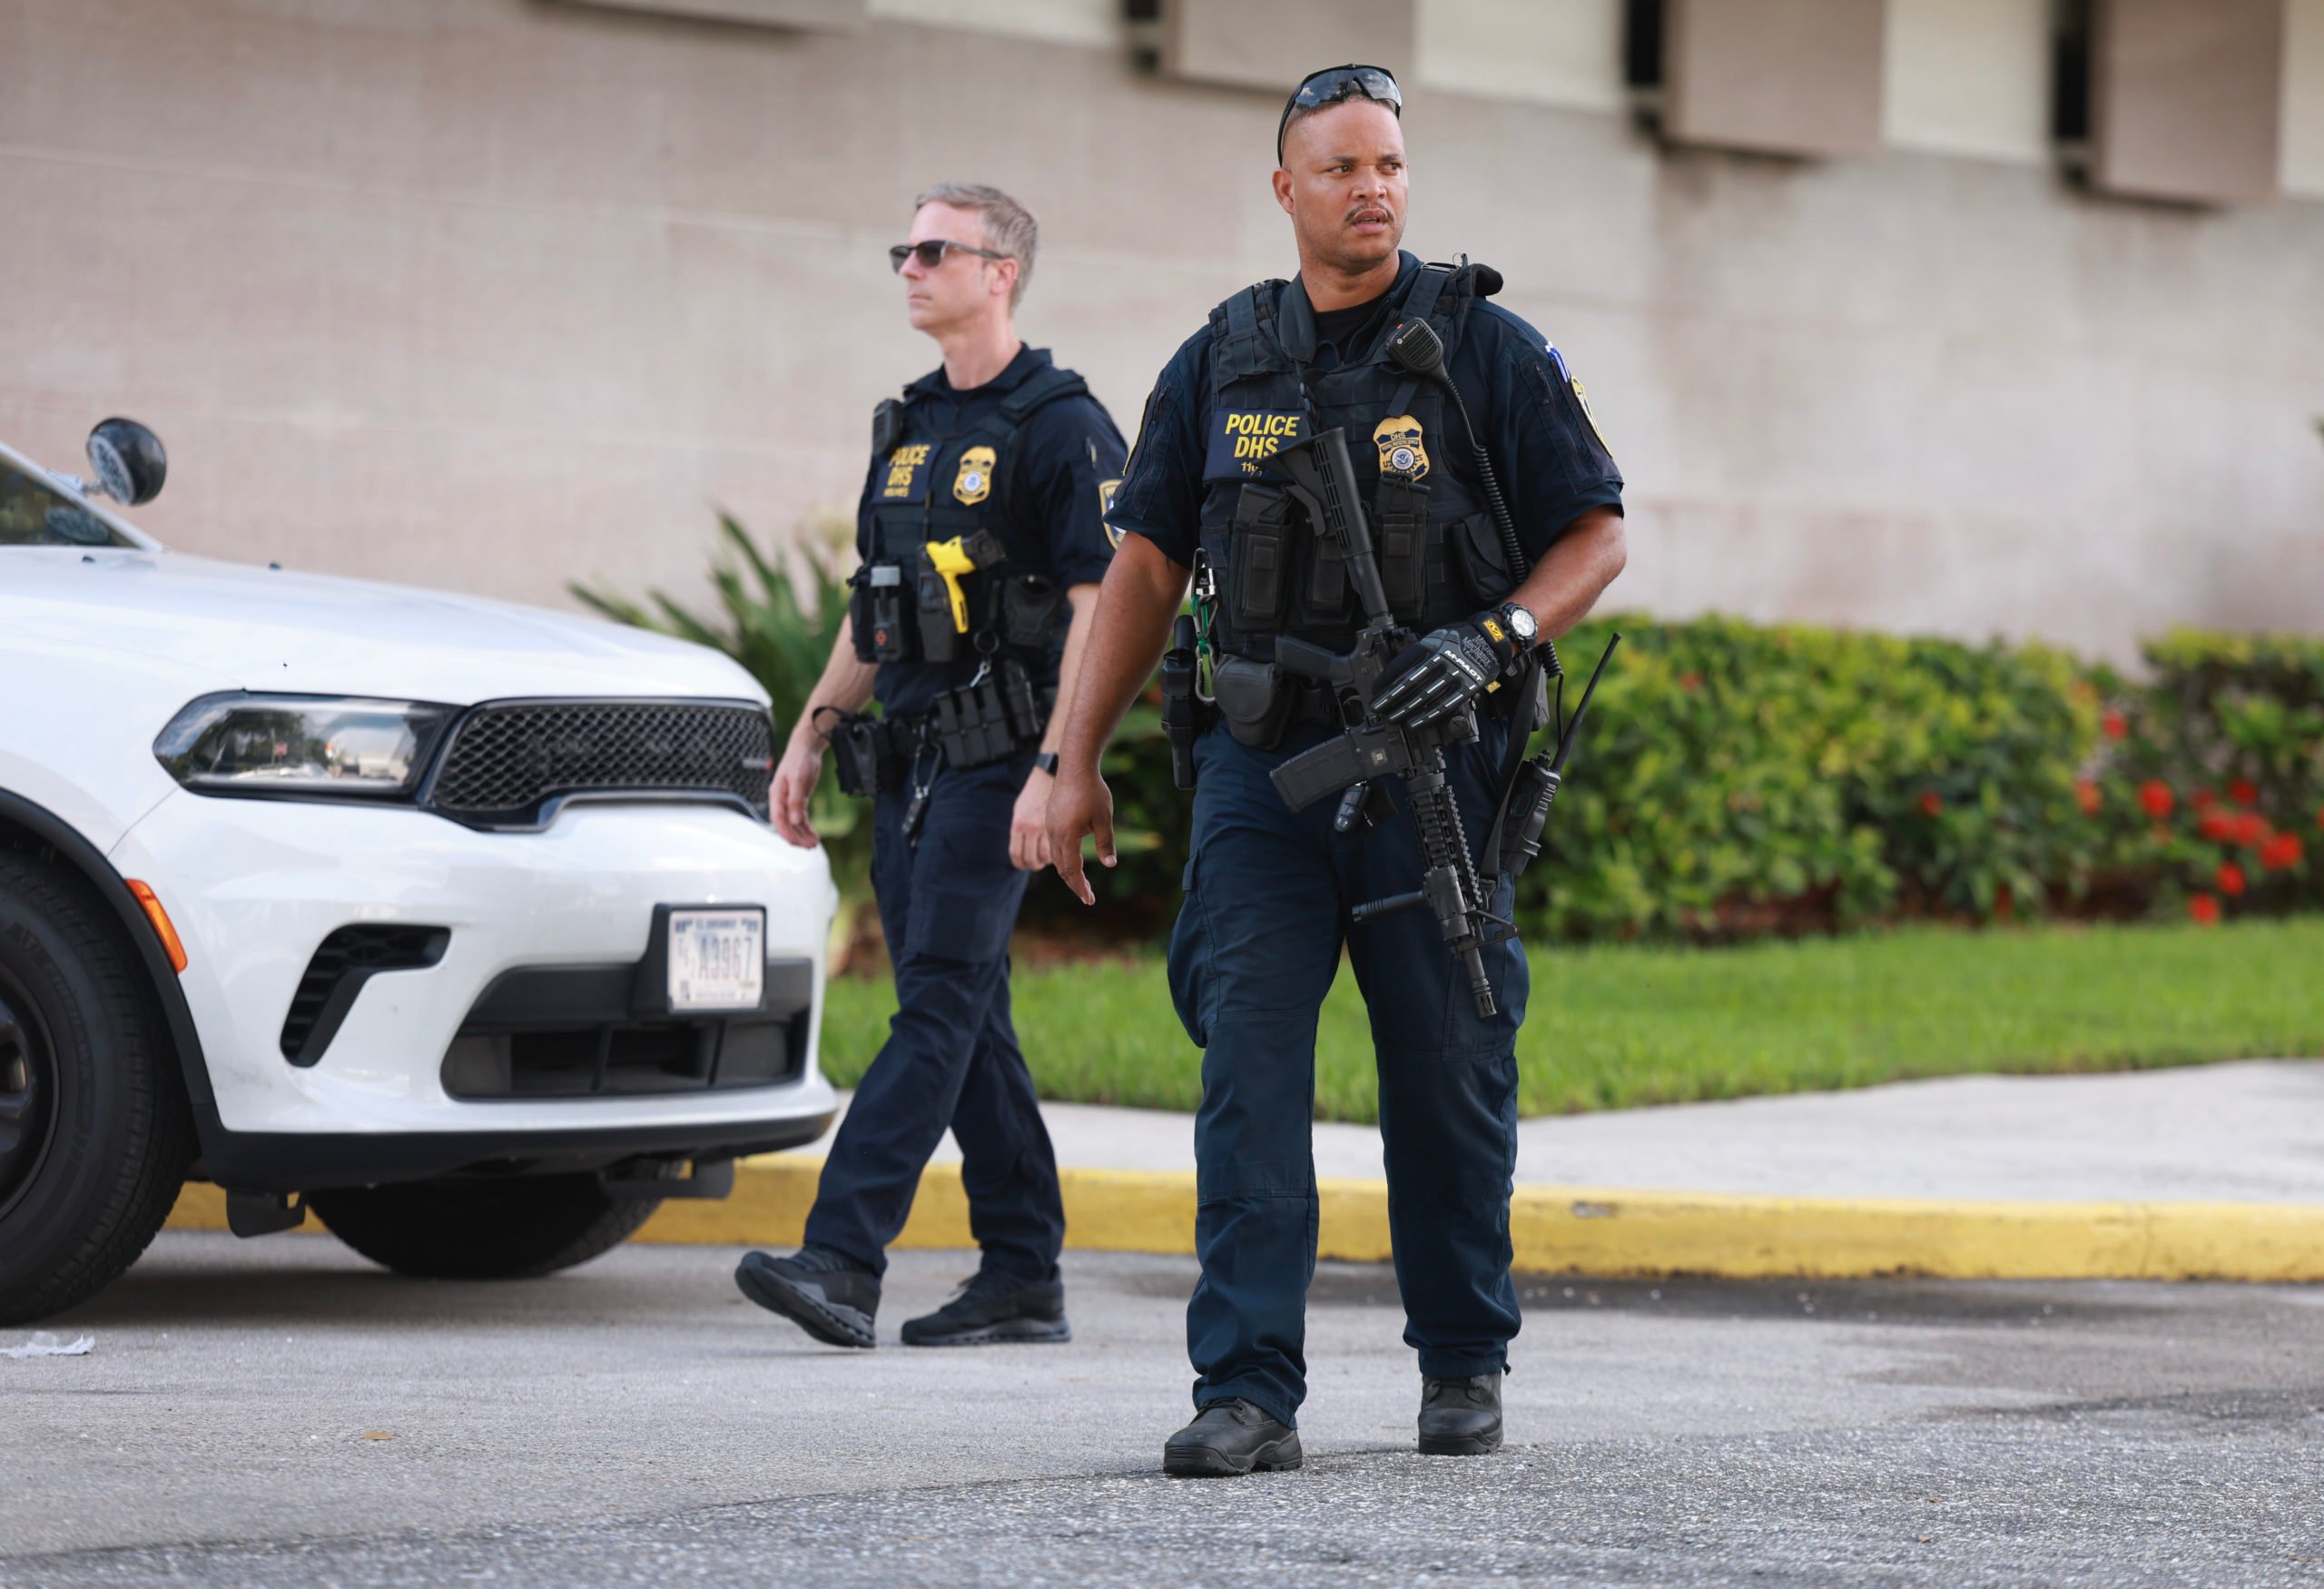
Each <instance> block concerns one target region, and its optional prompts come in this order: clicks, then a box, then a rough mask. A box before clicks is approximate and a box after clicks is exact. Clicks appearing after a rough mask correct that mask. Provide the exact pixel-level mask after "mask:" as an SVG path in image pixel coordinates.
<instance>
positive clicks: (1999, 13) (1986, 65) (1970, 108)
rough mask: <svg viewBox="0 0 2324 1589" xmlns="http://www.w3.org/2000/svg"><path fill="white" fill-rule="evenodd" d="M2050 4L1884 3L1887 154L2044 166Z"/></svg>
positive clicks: (2025, 0)
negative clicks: (1950, 156)
mask: <svg viewBox="0 0 2324 1589" xmlns="http://www.w3.org/2000/svg"><path fill="white" fill-rule="evenodd" d="M2051 6H2052V0H1888V33H1887V52H1888V58H1887V81H1886V96H1885V98H1884V101H1883V104H1882V110H1883V113H1884V114H1883V117H1882V128H1881V130H1882V133H1884V134H1885V136H1886V139H1887V142H1888V143H1889V144H1890V146H1892V147H1894V148H1898V149H1917V150H1923V151H1925V152H1927V153H1933V154H1960V155H1967V156H1970V157H1972V158H1974V159H1980V160H2007V161H2013V162H2015V163H2019V164H2022V165H2043V164H2047V163H2048V162H2049V160H2050V13H2051Z"/></svg>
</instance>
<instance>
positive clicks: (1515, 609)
mask: <svg viewBox="0 0 2324 1589" xmlns="http://www.w3.org/2000/svg"><path fill="white" fill-rule="evenodd" d="M1501 621H1502V623H1504V624H1507V625H1508V626H1509V632H1510V633H1511V634H1512V636H1514V637H1516V640H1517V654H1518V655H1519V656H1523V655H1525V653H1526V652H1528V651H1531V649H1532V648H1533V645H1534V642H1536V641H1538V640H1539V639H1540V638H1541V625H1540V624H1539V623H1538V622H1536V621H1535V620H1534V617H1533V609H1532V608H1531V607H1522V606H1520V605H1519V604H1518V603H1516V602H1513V601H1512V602H1510V603H1509V604H1508V605H1507V606H1505V607H1502V609H1501Z"/></svg>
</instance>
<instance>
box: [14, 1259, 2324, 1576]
mask: <svg viewBox="0 0 2324 1589" xmlns="http://www.w3.org/2000/svg"><path fill="white" fill-rule="evenodd" d="M735 1256H736V1253H735V1252H734V1251H733V1250H728V1249H714V1248H643V1247H641V1248H625V1249H623V1250H621V1251H617V1252H615V1253H614V1254H613V1255H611V1256H610V1257H609V1258H606V1259H604V1260H602V1261H600V1262H598V1263H596V1264H593V1265H590V1266H588V1267H586V1268H582V1269H579V1270H576V1271H573V1272H571V1273H568V1274H566V1275H563V1276H559V1277H556V1278H552V1279H548V1280H544V1281H533V1282H524V1283H514V1284H501V1285H463V1284H447V1283H423V1282H415V1281H409V1280H402V1279H398V1278H393V1277H391V1276H389V1275H386V1274H383V1273H381V1272H379V1271H378V1270H376V1269H373V1268H370V1267H369V1266H368V1265H366V1264H365V1263H363V1262H362V1261H361V1260H360V1259H358V1258H354V1257H353V1256H352V1255H351V1254H350V1253H348V1252H346V1251H345V1249H343V1248H340V1247H339V1246H338V1244H337V1243H335V1242H332V1241H330V1240H329V1239H321V1238H314V1237H282V1238H274V1239H268V1240H265V1241H260V1242H251V1243H243V1242H237V1241H235V1240H234V1239H231V1238H230V1237H224V1236H214V1235H207V1234H197V1233H179V1232H171V1233H165V1234H164V1235H163V1236H162V1239H160V1240H159V1241H158V1242H157V1243H156V1244H155V1247H154V1249H153V1252H152V1253H150V1254H149V1255H148V1256H147V1258H145V1259H144V1261H143V1262H142V1263H141V1264H140V1265H139V1266H138V1267H137V1268H135V1269H134V1270H133V1271H132V1272H131V1274H130V1275H129V1276H128V1277H127V1278H125V1279H124V1280H123V1281H122V1282H121V1283H120V1284H119V1285H117V1286H116V1287H114V1288H113V1289H112V1290H111V1291H109V1292H107V1293H106V1294H104V1295H103V1296H102V1297H100V1298H97V1299H96V1300H95V1301H94V1302H92V1303H90V1304H88V1305H86V1306H84V1308H81V1309H79V1310H77V1311H76V1312H75V1313H74V1314H73V1315H71V1316H69V1317H68V1318H65V1319H64V1320H62V1321H59V1322H57V1323H56V1324H55V1325H54V1326H53V1328H54V1331H55V1332H56V1333H57V1334H59V1335H62V1336H64V1337H73V1336H76V1335H80V1334H84V1333H85V1334H87V1335H89V1336H91V1337H94V1341H93V1347H92V1349H91V1350H90V1352H89V1353H88V1354H87V1355H86V1356H83V1357H36V1358H29V1359H24V1360H0V1405H5V1408H6V1410H7V1416H5V1418H0V1584H8V1585H17V1584H25V1585H32V1584H74V1583H143V1582H158V1581H171V1582H184V1583H217V1584H225V1583H235V1584H241V1583H269V1584H311V1583H335V1584H375V1583H376V1584H389V1583H394V1584H410V1583H428V1584H433V1583H444V1584H452V1583H473V1582H479V1581H484V1582H498V1583H530V1582H558V1583H569V1582H585V1581H586V1582H592V1583H632V1582H635V1583H646V1582H667V1581H672V1580H685V1579H692V1578H703V1579H716V1580H721V1581H726V1582H734V1581H747V1582H769V1581H779V1580H781V1581H799V1582H810V1581H812V1582H815V1583H818V1584H875V1583H877V1584H897V1583H905V1584H911V1583H931V1584H935V1583H942V1584H980V1583H992V1584H1000V1583H1030V1584H1050V1583H1054V1584H1068V1583H1072V1584H1084V1583H1096V1584H1113V1583H1120V1584H1150V1583H1168V1582H1177V1583H1196V1582H1200V1583H1254V1584H1256V1583H1265V1584H1345V1583H1366V1582H1379V1583H1426V1582H1432V1581H1434V1582H1452V1581H1462V1582H1476V1581H1510V1582H1521V1581H1565V1582H1583V1583H1593V1582H1604V1583H1682V1584H1693V1583H1701V1584H1724V1583H1741V1582H1747V1581H1748V1582H1768V1581H1777V1582H1786V1581H1787V1582H1805V1583H1842V1582H1846V1583H1894V1584H1955V1583H1961V1582H1965V1581H1977V1582H1994V1583H2068V1584H2084V1583H2086V1584H2129V1583H2165V1582H2186V1581H2193V1580H2201V1581H2211V1582H2233V1583H2239V1584H2277V1583H2282V1584H2295V1583H2298V1584H2312V1583H2319V1582H2324V1509H2319V1507H2318V1506H2317V1505H2315V1494H2316V1485H2315V1480H2314V1475H2315V1474H2316V1473H2317V1472H2318V1471H2319V1457H2324V1347H2319V1344H2318V1343H2319V1325H2324V1312H2319V1305H2324V1293H2319V1292H2318V1291H2314V1290H2309V1289H2303V1288H2258V1287H2235V1286H2153V1285H2129V1284H2115V1283H2104V1284H2099V1283H2084V1284H2074V1285H2066V1284H2052V1285H2040V1284H2028V1283H2014V1284H1984V1283H1974V1284H1973V1283H1962V1282H1953V1283H1934V1282H1911V1281H1897V1282H1859V1283H1851V1284H1846V1285H1832V1284H1813V1285H1810V1284H1802V1283H1797V1282H1795V1283H1790V1284H1784V1283H1764V1284H1751V1285H1738V1284H1709V1283H1700V1282H1687V1281H1677V1282H1664V1283H1661V1284H1659V1285H1648V1284H1622V1285H1612V1284H1599V1283H1590V1282H1586V1281H1580V1280H1573V1281H1568V1280H1549V1279H1533V1280H1529V1281H1527V1282H1526V1284H1525V1292H1526V1305H1527V1309H1528V1318H1527V1324H1526V1328H1525V1333H1524V1334H1523V1336H1522V1337H1521V1338H1520V1340H1519V1341H1518V1343H1517V1346H1516V1348H1515V1350H1514V1353H1513V1357H1514V1363H1515V1368H1516V1372H1515V1373H1514V1374H1513V1376H1512V1378H1511V1380H1510V1382H1509V1408H1510V1434H1511V1439H1512V1446H1511V1448H1510V1449H1509V1450H1508V1451H1506V1452H1504V1453H1503V1454H1502V1455H1501V1456H1494V1457H1482V1458H1422V1457H1419V1456H1414V1455H1413V1454H1412V1453H1411V1440H1412V1418H1413V1412H1414V1410H1415V1407H1416V1405H1417V1401H1418V1380H1417V1376H1416V1373H1415V1370H1414V1369H1413V1364H1412V1358H1411V1355H1410V1353H1409V1352H1408V1351H1407V1349H1406V1348H1405V1347H1403V1344H1402V1342H1401V1340H1400V1338H1399V1332H1400V1329H1401V1315H1400V1312H1399V1310H1398V1308H1397V1307H1396V1303H1395V1291H1394V1286H1393V1279H1392V1278H1391V1277H1390V1275H1389V1273H1388V1271H1387V1270H1386V1269H1385V1268H1371V1267H1367V1266H1353V1265H1351V1266H1325V1268H1324V1270H1323V1271H1322V1272H1321V1273H1319V1275H1318V1276H1317V1278H1316V1282H1315V1290H1314V1293H1313V1307H1312V1308H1311V1314H1310V1332H1309V1340H1308V1357H1309V1362H1310V1370H1311V1377H1312V1381H1313V1390H1312V1393H1311V1398H1310V1401H1309V1403H1308V1406H1307V1407H1306V1408H1305V1411H1304V1412H1303V1414H1302V1419H1301V1432H1302V1435H1303V1437H1304V1439H1305V1444H1306V1447H1307V1451H1308V1454H1309V1462H1308V1466H1307V1468H1306V1469H1305V1471H1304V1472H1301V1473H1295V1474H1285V1475H1273V1476H1268V1477H1265V1478H1258V1479H1246V1480H1236V1481H1212V1482H1201V1483H1185V1482H1177V1483H1174V1482H1170V1481H1166V1480H1164V1479H1162V1478H1160V1477H1159V1476H1158V1475H1157V1465H1158V1458H1159V1454H1160V1444H1161V1440H1162V1437H1163V1436H1165V1435H1166V1434H1167V1433H1168V1432H1169V1431H1170V1430H1171V1429H1173V1428H1175V1427H1176V1426H1177V1425H1178V1424H1179V1423H1181V1422H1183V1421H1184V1419H1185V1417H1186V1416H1187V1407H1188V1403H1187V1383H1188V1378H1189V1375H1188V1371H1187V1367H1186V1363H1185V1357H1184V1353H1183V1345H1182V1341H1181V1337H1180V1322H1181V1308H1182V1307H1183V1304H1184V1301H1185V1298H1186V1294H1187V1289H1188V1288H1189V1287H1190V1285H1191V1284H1192V1279H1193V1273H1194V1270H1193V1265H1192V1262H1191V1260H1189V1259H1186V1258H1146V1257H1135V1256H1125V1255H1084V1254H1068V1262H1067V1269H1066V1275H1067V1280H1068V1288H1069V1301H1070V1307H1071V1312H1072V1317H1073V1320H1074V1324H1075V1327H1076V1331H1077V1336H1076V1339H1075V1341H1074V1342H1073V1344H1071V1345H1070V1346H1067V1347H1017V1348H1000V1349H985V1350H960V1351H950V1352H940V1351H912V1350H908V1349H906V1348H903V1347H899V1346H897V1345H895V1344H894V1332H895V1328H896V1326H897V1325H898V1324H899V1323H901V1320H902V1319H903V1318H907V1317H909V1316H910V1315H911V1314H912V1313H915V1312H918V1311H921V1310H922V1309H923V1308H927V1307H930V1306H932V1305H934V1304H935V1303H937V1302H939V1301H940V1300H941V1299H942V1298H943V1296H944V1295H945V1293H946V1291H947V1289H948V1288H949V1287H950V1284H951V1283H952V1282H953V1281H954V1280H957V1279H959V1278H964V1277H965V1275H966V1273H967V1272H968V1270H969V1268H970V1266H971V1264H972V1262H973V1258H972V1256H971V1255H969V1254H963V1253H942V1252H932V1253H931V1252H922V1253H907V1254H902V1255H900V1256H899V1258H898V1260H897V1263H896V1265H895V1267H894V1268H893V1269H892V1270H891V1277H890V1283H889V1288H888V1295H887V1299H886V1302H885V1304H884V1305H883V1308H882V1310H881V1328H882V1335H883V1340H884V1343H885V1344H883V1345H882V1347H881V1349H879V1350H878V1351H875V1352H871V1353H862V1354H842V1353H839V1352H835V1351H832V1350H830V1349H827V1348H823V1347H816V1346H814V1345H812V1343H809V1342H808V1341H806V1339H805V1337H802V1336H800V1335H798V1334H797V1333H796V1332H795V1331H793V1330H792V1329H790V1327H787V1326H785V1325H783V1324H782V1323H781V1322H780V1321H778V1320H775V1319H773V1318H771V1317H769V1316H768V1315H766V1314H763V1313H762V1312H760V1311H759V1310H758V1309H756V1308H752V1307H750V1306H749V1305H747V1304H745V1303H743V1301H742V1300H741V1299H740V1298H738V1297H737V1296H736V1295H735V1293H734V1289H733V1287H732V1286H731V1284H730V1283H729V1281H728V1278H727V1276H728V1273H729V1271H730V1270H731V1268H732V1267H733V1262H734V1258H735ZM23 1338H24V1332H22V1331H15V1332H6V1333H5V1337H0V1345H7V1344H14V1343H15V1342H17V1341H20V1340H22V1339H23Z"/></svg>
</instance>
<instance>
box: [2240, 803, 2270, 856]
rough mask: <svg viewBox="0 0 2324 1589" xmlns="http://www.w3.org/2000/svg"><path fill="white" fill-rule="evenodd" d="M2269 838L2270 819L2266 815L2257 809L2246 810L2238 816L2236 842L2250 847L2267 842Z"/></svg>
mask: <svg viewBox="0 0 2324 1589" xmlns="http://www.w3.org/2000/svg"><path fill="white" fill-rule="evenodd" d="M2267 838H2268V819H2267V818H2266V817H2264V816H2261V815H2260V814H2259V813H2258V812H2256V811H2246V812H2243V813H2241V814H2240V815H2238V816H2237V817H2236V819H2235V842H2236V843H2237V844H2241V845H2244V846H2245V847H2246V848H2250V847H2253V846H2256V845H2259V844H2265V843H2266V842H2267Z"/></svg>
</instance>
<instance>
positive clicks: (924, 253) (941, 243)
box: [888, 237, 1009, 273]
mask: <svg viewBox="0 0 2324 1589" xmlns="http://www.w3.org/2000/svg"><path fill="white" fill-rule="evenodd" d="M948 252H950V253H959V254H974V255H976V256H977V258H979V259H980V260H1005V259H1007V258H1008V257H1009V256H1008V255H1007V254H997V253H995V252H992V251H991V250H990V249H989V248H970V246H969V245H968V244H967V243H965V242H953V241H951V239H950V238H945V237H931V238H930V239H929V240H928V241H927V242H900V243H898V244H896V246H895V247H893V248H891V249H890V250H889V251H888V264H889V267H890V268H891V269H892V270H894V271H897V272H899V273H901V271H902V270H903V268H904V262H905V261H906V260H908V259H911V258H912V257H913V256H915V255H917V256H918V257H919V259H920V268H921V270H923V271H932V270H934V269H935V268H936V267H937V266H939V265H940V264H942V263H943V262H944V256H945V254H946V253H948Z"/></svg>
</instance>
